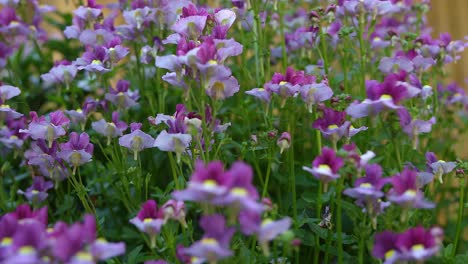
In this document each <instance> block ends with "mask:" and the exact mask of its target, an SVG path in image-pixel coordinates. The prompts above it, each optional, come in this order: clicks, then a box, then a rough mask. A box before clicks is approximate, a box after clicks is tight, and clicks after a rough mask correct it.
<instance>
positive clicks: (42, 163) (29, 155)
mask: <svg viewBox="0 0 468 264" xmlns="http://www.w3.org/2000/svg"><path fill="white" fill-rule="evenodd" d="M57 150H58V143H57V142H56V141H53V142H52V144H51V145H50V147H48V145H47V144H46V141H45V140H44V139H38V140H37V141H35V142H32V143H31V148H30V149H29V150H26V152H25V153H24V157H25V158H26V160H27V164H28V165H35V166H39V171H40V173H41V174H42V175H44V176H47V177H49V178H51V179H54V180H55V181H58V180H62V179H65V178H66V177H67V176H68V170H67V168H66V167H65V165H64V164H63V160H62V159H60V158H58V157H57Z"/></svg>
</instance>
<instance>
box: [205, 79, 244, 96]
mask: <svg viewBox="0 0 468 264" xmlns="http://www.w3.org/2000/svg"><path fill="white" fill-rule="evenodd" d="M239 87H240V86H239V83H238V82H237V79H236V78H234V77H233V76H230V77H229V78H227V79H216V78H212V79H210V81H209V82H208V85H207V87H206V94H208V96H210V97H211V98H213V99H215V100H224V99H226V98H228V97H231V96H233V95H234V94H235V93H237V92H238V91H239Z"/></svg>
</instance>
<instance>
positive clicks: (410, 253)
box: [396, 226, 443, 261]
mask: <svg viewBox="0 0 468 264" xmlns="http://www.w3.org/2000/svg"><path fill="white" fill-rule="evenodd" d="M442 232H443V231H442V230H441V229H440V228H437V227H436V228H431V229H429V230H426V229H425V228H424V227H422V226H418V227H414V228H411V229H409V230H406V231H405V232H403V233H402V234H400V235H399V236H398V240H397V241H396V246H397V248H398V249H399V250H400V251H401V252H402V253H401V259H402V260H406V261H420V260H425V259H428V258H429V257H431V256H434V255H435V254H437V252H439V249H440V242H439V241H438V240H439V239H440V237H441V236H442V234H443V233H442Z"/></svg>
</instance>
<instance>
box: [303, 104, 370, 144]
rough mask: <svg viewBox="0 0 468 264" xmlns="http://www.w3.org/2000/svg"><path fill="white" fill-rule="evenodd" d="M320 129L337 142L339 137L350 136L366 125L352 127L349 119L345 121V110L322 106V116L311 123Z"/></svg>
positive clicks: (365, 128)
mask: <svg viewBox="0 0 468 264" xmlns="http://www.w3.org/2000/svg"><path fill="white" fill-rule="evenodd" d="M312 127H313V128H315V129H318V130H320V132H322V134H323V135H324V137H325V138H328V139H330V140H332V141H333V142H335V143H336V142H337V141H338V140H339V139H340V138H342V137H346V138H350V137H352V136H354V135H356V134H357V133H359V132H361V131H363V130H367V127H365V126H362V127H360V128H354V127H353V126H352V125H351V122H350V121H346V112H340V111H336V110H334V109H332V108H324V109H323V116H322V117H321V118H319V119H317V120H315V122H314V123H313V125H312Z"/></svg>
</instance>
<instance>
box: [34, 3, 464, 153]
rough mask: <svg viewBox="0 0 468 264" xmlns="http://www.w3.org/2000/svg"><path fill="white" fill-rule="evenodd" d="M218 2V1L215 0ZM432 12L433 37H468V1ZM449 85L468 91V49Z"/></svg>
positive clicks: (69, 6)
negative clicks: (454, 84) (453, 84)
mask: <svg viewBox="0 0 468 264" xmlns="http://www.w3.org/2000/svg"><path fill="white" fill-rule="evenodd" d="M213 1H216V0H213ZM39 2H41V3H42V4H49V5H54V6H55V7H57V8H58V9H59V10H61V11H71V10H73V9H74V8H75V5H74V2H76V1H73V0H40V1H39ZM96 2H97V3H98V4H107V3H115V2H117V0H97V1H96ZM431 5H432V8H431V11H430V12H429V15H428V21H429V24H430V25H431V26H432V27H433V29H434V31H433V36H434V37H435V36H438V35H439V34H440V33H444V32H448V33H450V34H451V35H452V39H453V40H461V39H463V38H464V37H465V36H468V27H466V26H465V25H468V15H467V14H468V0H431ZM447 75H448V77H447V80H446V82H447V83H450V82H453V81H456V82H457V83H458V85H459V86H461V87H464V88H465V90H466V91H468V89H467V87H468V84H467V82H468V49H466V50H465V52H464V54H463V55H462V58H461V60H459V61H458V62H457V63H455V64H452V65H450V67H447ZM459 138H460V140H459V144H458V145H457V146H455V147H456V152H457V154H458V156H459V157H460V158H462V159H468V134H465V135H459Z"/></svg>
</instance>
